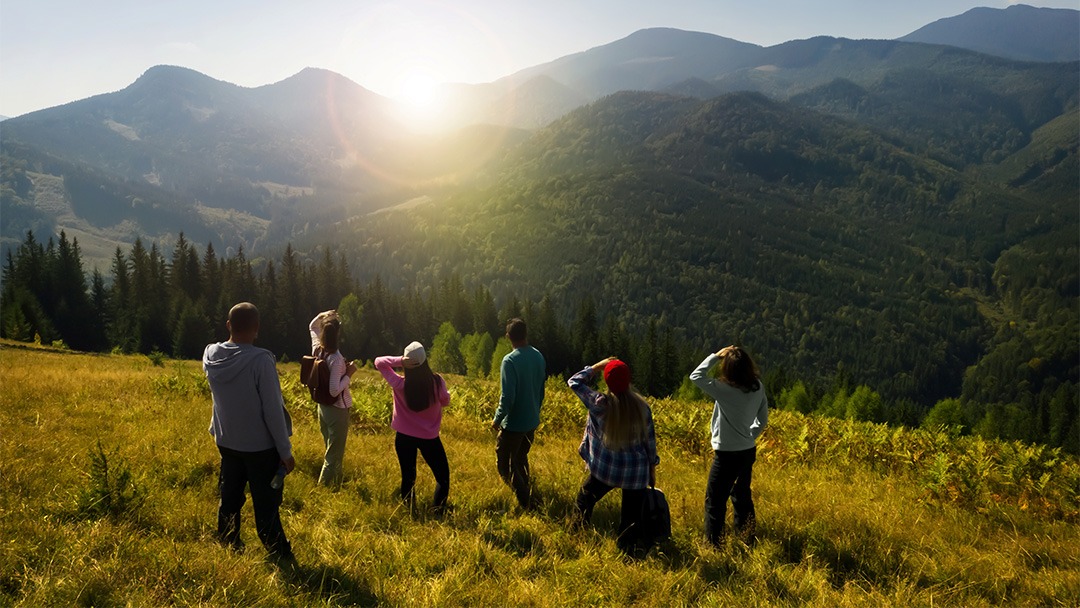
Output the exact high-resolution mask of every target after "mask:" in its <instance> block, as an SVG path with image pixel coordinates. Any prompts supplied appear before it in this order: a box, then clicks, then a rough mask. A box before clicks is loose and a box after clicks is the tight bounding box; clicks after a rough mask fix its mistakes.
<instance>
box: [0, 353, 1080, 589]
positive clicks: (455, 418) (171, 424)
mask: <svg viewBox="0 0 1080 608" xmlns="http://www.w3.org/2000/svg"><path fill="white" fill-rule="evenodd" d="M279 369H280V372H281V374H282V380H283V384H284V388H285V394H286V405H287V407H288V408H289V410H290V411H291V413H292V416H293V421H294V431H295V432H294V436H293V442H294V451H295V455H296V459H297V470H296V471H295V472H294V473H293V474H291V475H290V476H289V477H288V478H287V481H286V486H285V502H284V505H283V507H282V516H283V520H284V524H285V529H286V532H287V533H288V535H289V538H290V540H291V541H292V544H293V547H294V550H295V552H296V555H297V558H298V560H299V563H300V568H299V570H298V571H296V572H285V571H280V570H278V569H277V568H276V567H274V566H273V565H271V564H269V563H267V562H266V560H265V551H264V550H263V548H262V546H261V545H260V543H259V542H258V539H257V538H256V536H255V531H254V521H253V519H252V517H251V507H250V501H249V503H248V504H247V505H245V514H246V515H245V520H244V524H243V526H244V527H243V534H244V539H245V542H246V543H247V547H248V549H247V551H246V552H245V553H243V554H233V553H231V552H229V551H227V550H225V549H223V548H221V547H219V546H218V545H217V544H216V543H215V542H214V539H213V532H214V528H215V525H216V516H215V512H216V504H217V499H216V497H215V488H216V475H217V465H218V456H217V451H216V448H215V446H214V443H213V440H212V438H211V437H210V435H209V434H208V433H207V431H206V429H207V425H208V422H209V418H210V398H209V391H208V388H207V386H206V383H205V380H204V379H203V377H202V373H201V370H200V366H199V363H198V362H195V361H179V362H177V361H169V360H164V361H161V360H157V361H154V360H152V359H151V358H148V357H146V356H123V355H86V354H78V353H71V352H64V351H55V350H49V349H34V348H22V347H18V348H17V347H15V346H14V345H13V344H11V343H5V344H4V345H2V346H0V391H2V397H0V429H2V435H0V606H4V605H11V606H160V605H182V606H187V605H200V606H231V605H235V606H315V605H320V606H321V605H326V606H347V605H362V606H363V605H390V606H459V605H460V606H482V605H513V606H579V605H624V604H637V605H645V606H690V605H694V606H697V605H701V606H727V605H740V606H803V605H808V606H990V605H1008V606H1076V605H1077V602H1078V598H1080V527H1078V525H1077V524H1078V522H1080V463H1078V461H1077V459H1076V458H1075V457H1070V456H1066V455H1063V454H1061V453H1060V452H1058V451H1056V450H1051V449H1048V448H1041V447H1038V446H1027V445H1021V444H1014V443H1002V442H993V441H986V440H982V439H978V438H970V437H955V436H953V435H950V434H949V433H948V432H945V431H917V430H904V429H890V428H887V427H884V426H880V425H873V424H866V423H853V422H846V421H838V420H826V419H819V418H812V417H806V416H802V415H800V414H796V413H791V412H784V411H774V412H773V414H772V417H773V419H772V424H771V427H770V429H769V430H768V431H767V432H766V435H765V436H764V437H763V439H762V440H761V443H760V447H759V456H758V462H757V465H756V467H755V480H754V489H755V502H756V506H757V511H758V517H759V526H758V527H759V530H758V533H759V537H760V540H759V542H758V543H757V544H756V545H755V546H753V547H747V546H745V545H743V544H741V543H740V542H738V541H737V540H730V541H729V542H728V544H727V545H726V546H725V547H723V548H722V549H721V550H715V549H713V548H711V547H709V546H708V545H707V544H706V543H705V542H704V541H703V538H702V511H703V502H704V486H705V479H706V474H707V469H708V463H709V453H708V420H709V415H710V412H711V406H710V405H709V404H707V403H704V402H700V403H689V402H678V401H673V400H658V401H655V402H654V413H655V418H656V422H657V429H658V435H659V448H660V454H661V458H662V463H661V465H660V468H659V470H658V485H659V487H661V488H662V489H663V490H664V491H665V493H666V494H667V496H668V499H669V502H670V504H671V510H672V528H673V537H672V538H671V539H670V540H669V541H667V542H666V543H664V544H663V545H661V546H659V547H657V548H655V549H653V551H652V552H651V553H650V555H649V556H648V557H647V558H645V559H643V560H639V561H629V560H627V559H624V558H623V557H622V556H621V555H620V554H619V552H618V551H617V550H616V547H615V535H614V529H615V525H616V520H617V519H618V503H619V498H618V495H617V493H614V494H613V495H611V496H610V497H608V498H605V499H604V500H603V501H601V503H600V504H599V505H598V507H597V511H596V513H595V516H594V526H593V527H592V528H590V529H585V530H572V529H571V527H570V526H569V515H570V513H571V510H572V505H573V498H574V496H575V493H576V490H577V486H578V485H579V484H580V483H581V481H582V480H583V478H584V469H583V465H582V463H581V460H580V459H579V458H578V456H577V453H576V449H577V445H578V442H579V439H580V433H581V426H582V424H583V421H584V409H583V408H582V407H581V406H580V405H579V403H578V402H577V400H576V398H575V397H574V396H573V395H572V393H570V391H569V389H567V388H566V387H565V385H561V383H558V382H555V381H552V382H551V384H550V385H549V390H548V400H547V403H546V404H545V411H544V414H543V417H544V423H543V426H542V428H541V430H540V431H539V432H538V435H537V444H536V446H535V447H534V449H533V452H532V457H531V461H532V463H533V470H534V478H535V480H536V484H537V491H538V492H539V494H540V497H541V506H540V508H539V509H538V510H536V511H535V512H528V513H523V512H520V511H519V510H517V508H516V507H515V506H514V501H513V498H512V495H511V492H510V490H509V489H507V488H506V487H504V486H503V485H502V483H501V482H500V481H499V479H498V477H497V475H496V473H495V466H494V439H493V436H492V434H491V432H490V431H489V430H487V423H486V421H487V420H488V419H489V418H490V416H491V413H492V412H493V409H494V404H495V400H496V398H497V386H495V384H494V383H491V382H487V381H480V380H473V379H465V378H457V377H451V378H449V385H450V388H451V394H452V396H453V400H452V402H451V407H450V409H449V410H448V411H447V416H446V418H445V419H444V423H443V433H442V436H443V441H444V443H445V446H446V449H447V453H448V456H449V459H450V466H451V475H452V483H451V490H450V501H451V504H452V510H451V511H450V513H449V514H448V515H446V516H445V517H443V518H441V519H440V518H436V517H434V516H432V515H430V514H429V513H428V512H427V510H426V509H425V507H426V506H428V505H430V500H431V498H430V495H431V492H432V490H433V482H432V479H431V475H430V472H429V471H428V470H427V469H426V467H425V466H424V465H423V464H422V463H421V464H420V467H419V478H418V484H417V492H418V497H422V499H421V500H420V501H419V506H420V508H419V509H418V510H417V511H416V512H414V513H410V512H409V511H407V510H404V509H403V508H401V507H400V506H399V503H398V501H397V499H396V497H395V490H396V488H397V485H398V479H399V478H398V467H397V461H396V458H395V457H394V454H393V435H392V432H391V430H390V429H389V425H388V423H389V416H390V391H389V389H388V388H387V387H386V386H385V384H384V383H383V382H382V379H381V378H380V377H379V376H378V374H377V373H376V372H374V370H371V369H370V368H368V369H364V370H361V371H360V372H359V373H358V376H357V377H356V379H355V380H354V383H353V395H354V400H355V403H356V408H355V410H354V413H353V423H354V425H353V428H352V433H351V435H350V437H349V444H348V449H347V454H346V461H345V473H346V481H345V483H344V485H343V486H342V487H341V488H340V489H338V490H336V491H331V490H329V489H326V488H321V487H318V486H317V485H316V484H315V479H316V478H317V476H318V471H319V468H320V465H321V437H320V434H319V429H318V423H317V420H316V418H315V416H314V409H313V405H312V404H311V403H310V401H309V400H308V399H307V397H306V394H305V393H304V392H303V390H302V388H301V387H300V386H298V384H297V382H295V380H294V378H295V376H296V375H297V374H298V366H297V364H282V365H280V366H279ZM689 371H690V370H687V372H689ZM106 467H107V475H106ZM729 517H730V515H729Z"/></svg>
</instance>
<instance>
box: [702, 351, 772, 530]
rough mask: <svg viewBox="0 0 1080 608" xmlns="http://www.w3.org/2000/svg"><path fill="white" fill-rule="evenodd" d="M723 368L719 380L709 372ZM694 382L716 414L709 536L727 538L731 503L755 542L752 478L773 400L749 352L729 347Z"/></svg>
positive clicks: (741, 525) (737, 521)
mask: <svg viewBox="0 0 1080 608" xmlns="http://www.w3.org/2000/svg"><path fill="white" fill-rule="evenodd" d="M717 363H719V364H720V372H719V374H718V378H712V377H710V376H709V370H710V369H711V368H712V367H713V366H714V365H716V364H717ZM690 380H691V381H693V383H694V384H695V385H697V387H698V388H700V389H701V390H702V391H704V392H705V394H706V395H708V396H710V397H712V398H713V399H714V400H715V403H714V404H713V415H712V449H713V462H712V467H711V468H710V469H709V484H708V486H707V487H706V489H705V537H706V538H708V540H709V542H711V543H712V544H714V545H719V544H720V541H721V540H722V539H723V538H724V518H725V516H726V514H727V500H728V496H731V506H732V507H733V508H734V510H735V521H734V523H735V530H736V531H737V532H738V533H740V534H741V535H743V536H744V538H745V540H746V541H747V542H748V543H753V542H754V540H755V530H754V528H755V525H754V524H755V514H754V501H753V499H752V498H751V495H750V477H751V474H752V473H753V470H754V460H755V459H756V457H757V438H758V436H759V435H761V432H762V431H763V430H765V426H766V425H767V424H768V423H769V399H768V397H766V396H765V387H763V386H762V385H761V373H760V372H759V371H758V368H757V365H756V364H755V363H754V360H753V359H752V358H751V357H750V353H748V352H746V351H745V350H743V349H742V348H741V347H738V346H725V347H724V348H722V349H720V350H719V351H718V352H717V353H715V354H711V355H709V356H708V357H705V360H704V361H702V362H701V364H700V365H698V366H697V369H695V370H694V371H693V372H692V373H691V374H690Z"/></svg>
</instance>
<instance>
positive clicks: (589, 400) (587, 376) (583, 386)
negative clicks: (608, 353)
mask: <svg viewBox="0 0 1080 608" xmlns="http://www.w3.org/2000/svg"><path fill="white" fill-rule="evenodd" d="M612 359H614V357H608V358H607V359H604V360H603V361H599V362H597V363H594V364H592V365H590V366H589V367H586V368H585V369H583V370H581V371H580V372H578V373H576V374H574V375H573V376H571V377H570V379H569V380H567V381H566V384H567V385H569V386H570V390H572V391H574V394H575V395H577V396H578V398H579V399H581V402H582V403H584V404H585V407H587V408H589V409H590V410H595V409H599V408H600V398H601V397H603V395H601V394H600V393H598V392H596V391H595V390H594V389H593V388H592V386H591V385H592V383H593V381H594V380H596V375H597V374H599V373H600V370H602V369H604V366H605V365H607V364H608V362H609V361H611V360H612Z"/></svg>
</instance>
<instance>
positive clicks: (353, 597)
mask: <svg viewBox="0 0 1080 608" xmlns="http://www.w3.org/2000/svg"><path fill="white" fill-rule="evenodd" d="M282 576H283V577H284V578H285V580H286V581H287V582H288V583H289V585H290V586H292V587H294V588H296V589H298V590H300V591H302V592H304V593H310V594H311V595H315V596H318V597H319V598H322V599H323V600H325V601H326V603H328V604H346V605H349V606H378V605H380V602H379V598H378V596H377V595H375V593H374V592H373V591H372V590H371V589H370V588H368V587H367V586H365V585H364V584H362V583H360V582H359V581H357V580H355V579H354V578H353V577H351V576H349V574H347V573H346V572H345V571H344V570H342V569H341V568H339V567H337V566H325V565H315V566H303V565H300V566H295V567H294V568H293V569H291V570H283V571H282Z"/></svg>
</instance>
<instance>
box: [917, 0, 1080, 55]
mask: <svg viewBox="0 0 1080 608" xmlns="http://www.w3.org/2000/svg"><path fill="white" fill-rule="evenodd" d="M900 40H903V41H906V42H925V43H928V44H944V45H949V46H955V47H960V48H965V49H970V50H972V51H977V52H980V53H986V54H988V55H997V56H999V57H1007V58H1009V59H1018V60H1021V61H1076V60H1078V59H1080V11H1076V10H1073V9H1063V8H1036V7H1033V6H1027V5H1023V4H1019V5H1013V6H1009V7H1007V8H1004V9H993V8H973V9H971V10H969V11H967V12H966V13H964V14H962V15H958V16H956V17H948V18H945V19H941V20H938V21H935V22H934V23H931V24H929V25H925V26H923V27H921V28H919V29H917V30H915V31H914V32H912V33H910V34H908V35H907V36H903V37H902V38H900Z"/></svg>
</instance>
